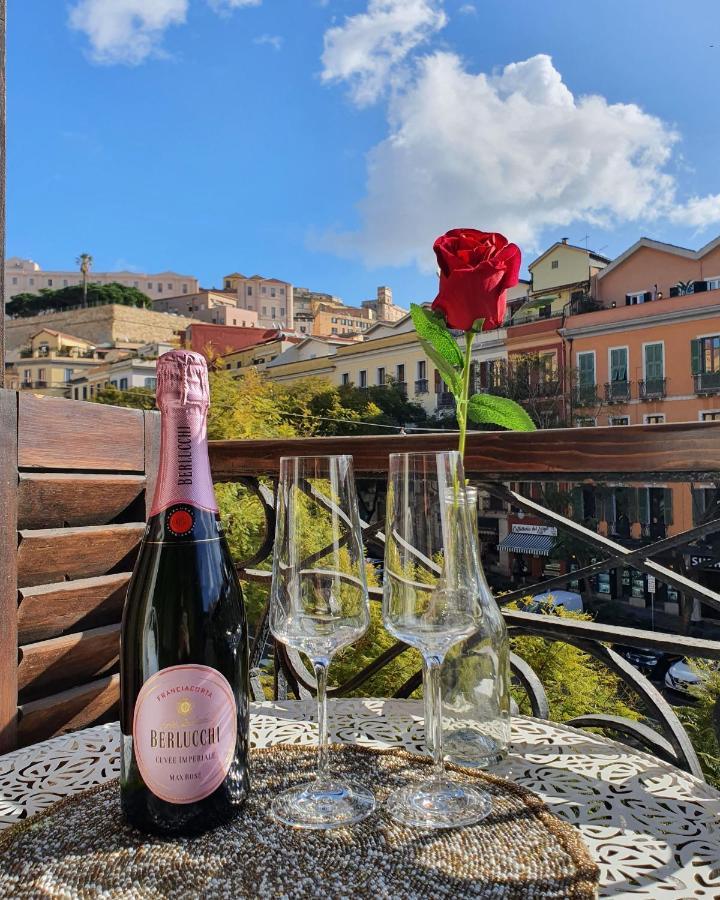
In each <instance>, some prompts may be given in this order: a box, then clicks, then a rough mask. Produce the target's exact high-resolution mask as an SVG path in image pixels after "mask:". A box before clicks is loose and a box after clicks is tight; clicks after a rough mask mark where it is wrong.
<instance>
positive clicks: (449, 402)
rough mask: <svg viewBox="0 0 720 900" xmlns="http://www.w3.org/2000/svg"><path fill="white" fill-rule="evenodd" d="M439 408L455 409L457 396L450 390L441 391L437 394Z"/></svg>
mask: <svg viewBox="0 0 720 900" xmlns="http://www.w3.org/2000/svg"><path fill="white" fill-rule="evenodd" d="M437 408H438V409H454V408H455V397H453V395H452V394H451V393H450V392H445V391H441V392H440V393H438V395H437Z"/></svg>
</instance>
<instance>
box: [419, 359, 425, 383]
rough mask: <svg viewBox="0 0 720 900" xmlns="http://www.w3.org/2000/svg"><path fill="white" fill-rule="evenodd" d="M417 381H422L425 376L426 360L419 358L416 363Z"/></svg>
mask: <svg viewBox="0 0 720 900" xmlns="http://www.w3.org/2000/svg"><path fill="white" fill-rule="evenodd" d="M417 377H418V381H424V380H425V379H426V378H427V361H426V360H424V359H421V360H420V361H419V362H418V364H417Z"/></svg>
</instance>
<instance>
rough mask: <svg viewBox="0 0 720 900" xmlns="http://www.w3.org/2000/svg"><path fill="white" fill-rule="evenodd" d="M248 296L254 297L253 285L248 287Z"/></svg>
mask: <svg viewBox="0 0 720 900" xmlns="http://www.w3.org/2000/svg"><path fill="white" fill-rule="evenodd" d="M247 295H248V297H252V285H251V284H249V285H248V286H247Z"/></svg>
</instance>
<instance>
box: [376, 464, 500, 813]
mask: <svg viewBox="0 0 720 900" xmlns="http://www.w3.org/2000/svg"><path fill="white" fill-rule="evenodd" d="M464 492H465V476H464V473H463V466H462V459H461V457H460V454H459V453H457V452H456V451H450V452H442V453H394V454H392V455H391V456H390V468H389V473H388V493H387V512H386V523H385V582H384V589H383V619H384V622H385V627H386V628H387V630H388V631H389V632H390V633H391V634H392V635H394V636H395V637H396V638H399V639H400V640H402V641H405V643H407V644H410V645H411V646H413V647H417V649H418V650H419V651H420V652H421V653H422V657H423V690H424V698H425V732H426V735H427V736H428V737H427V742H428V746H429V747H432V753H433V767H432V774H431V776H430V777H429V778H428V779H426V780H425V781H423V782H421V783H414V784H412V783H411V784H409V785H406V786H405V787H402V788H399V789H398V790H396V791H395V792H394V793H393V794H392V795H391V796H390V798H389V800H388V802H387V809H388V812H389V813H390V815H391V816H392V817H393V818H394V819H396V820H397V821H399V822H402V823H403V824H405V825H415V826H419V827H423V828H452V827H454V826H458V825H469V824H471V823H473V822H478V821H479V820H480V819H482V818H484V817H485V816H486V815H487V814H488V813H489V812H490V808H491V802H490V797H489V795H488V794H487V793H486V792H485V791H481V790H478V789H477V788H475V787H473V786H472V785H469V784H462V783H460V782H457V781H453V780H452V779H451V778H449V777H448V776H447V774H446V772H445V767H444V761H443V746H442V701H441V694H440V667H441V666H442V662H443V659H444V657H445V654H446V653H447V651H448V650H449V649H450V648H451V647H452V646H453V645H454V644H457V643H458V642H459V641H463V640H465V639H466V638H468V637H469V636H470V635H471V634H472V633H473V632H474V631H476V629H477V628H478V626H479V625H480V622H481V619H482V610H481V606H480V602H479V589H478V582H477V572H476V566H477V564H476V556H475V553H474V550H473V545H472V535H471V525H470V516H469V512H468V505H467V504H466V503H465V502H464Z"/></svg>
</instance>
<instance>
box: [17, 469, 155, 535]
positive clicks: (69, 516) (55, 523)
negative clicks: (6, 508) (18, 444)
mask: <svg viewBox="0 0 720 900" xmlns="http://www.w3.org/2000/svg"><path fill="white" fill-rule="evenodd" d="M144 489H145V477H144V476H143V475H82V474H80V473H78V474H74V473H73V474H63V473H52V472H48V473H43V474H35V473H29V472H23V473H21V475H20V491H19V495H18V528H62V527H63V526H64V525H105V524H107V523H108V522H112V521H113V520H114V519H116V518H117V517H118V516H119V515H120V514H121V513H122V512H124V511H125V510H126V509H127V507H128V506H129V505H130V504H131V503H132V502H133V500H135V499H136V498H137V497H139V496H140V494H141V493H142V491H143V490H144Z"/></svg>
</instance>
